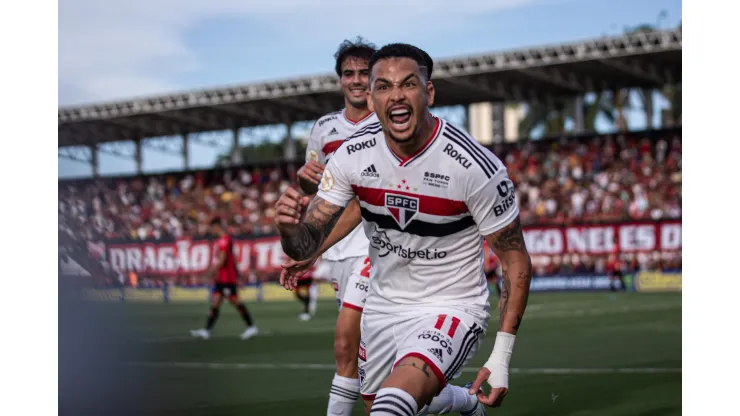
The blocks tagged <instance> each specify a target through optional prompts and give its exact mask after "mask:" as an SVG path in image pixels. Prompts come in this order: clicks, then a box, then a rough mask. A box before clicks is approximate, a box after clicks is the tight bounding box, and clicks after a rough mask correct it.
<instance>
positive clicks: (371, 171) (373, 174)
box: [360, 165, 380, 178]
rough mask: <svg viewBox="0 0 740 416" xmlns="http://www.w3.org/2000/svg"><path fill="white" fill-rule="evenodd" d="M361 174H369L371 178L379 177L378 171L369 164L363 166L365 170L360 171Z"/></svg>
mask: <svg viewBox="0 0 740 416" xmlns="http://www.w3.org/2000/svg"><path fill="white" fill-rule="evenodd" d="M360 175H361V176H370V177H373V178H379V177H380V175H379V174H378V171H377V170H375V165H370V166H368V167H366V168H365V170H363V171H362V173H361V174H360Z"/></svg>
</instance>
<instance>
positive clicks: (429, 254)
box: [370, 227, 447, 260]
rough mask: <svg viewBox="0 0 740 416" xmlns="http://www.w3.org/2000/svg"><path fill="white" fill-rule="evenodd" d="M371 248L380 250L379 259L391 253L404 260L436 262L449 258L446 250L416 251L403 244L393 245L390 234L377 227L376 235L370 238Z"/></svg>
mask: <svg viewBox="0 0 740 416" xmlns="http://www.w3.org/2000/svg"><path fill="white" fill-rule="evenodd" d="M370 246H371V247H372V248H374V249H376V250H378V256H379V257H385V256H387V255H389V254H391V253H393V254H395V255H397V256H398V257H401V258H402V259H410V260H413V259H428V260H436V259H443V258H445V257H447V252H446V251H444V250H436V249H435V250H429V249H427V250H414V249H411V248H408V247H404V246H402V245H401V244H393V242H391V239H390V238H388V234H386V233H385V231H380V230H378V227H375V233H373V236H372V237H371V238H370Z"/></svg>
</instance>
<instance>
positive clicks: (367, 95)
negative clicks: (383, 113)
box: [365, 86, 375, 113]
mask: <svg viewBox="0 0 740 416" xmlns="http://www.w3.org/2000/svg"><path fill="white" fill-rule="evenodd" d="M372 89H373V87H372V86H371V87H370V88H368V89H367V93H365V99H366V100H367V109H368V110H370V112H371V113H374V112H375V104H374V103H373V95H372V93H371V91H372Z"/></svg>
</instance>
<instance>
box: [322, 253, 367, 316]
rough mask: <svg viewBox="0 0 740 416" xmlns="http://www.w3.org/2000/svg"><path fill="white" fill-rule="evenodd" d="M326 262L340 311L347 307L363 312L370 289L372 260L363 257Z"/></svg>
mask: <svg viewBox="0 0 740 416" xmlns="http://www.w3.org/2000/svg"><path fill="white" fill-rule="evenodd" d="M325 261H326V263H327V264H328V265H329V275H330V276H331V282H332V284H333V285H334V296H336V298H337V306H338V307H339V309H340V310H341V309H342V307H347V308H351V309H355V310H357V311H360V312H362V308H364V307H365V300H366V299H367V292H368V290H369V289H370V285H369V284H368V283H369V280H370V258H369V257H367V256H363V257H350V258H348V259H343V260H337V261H332V260H325Z"/></svg>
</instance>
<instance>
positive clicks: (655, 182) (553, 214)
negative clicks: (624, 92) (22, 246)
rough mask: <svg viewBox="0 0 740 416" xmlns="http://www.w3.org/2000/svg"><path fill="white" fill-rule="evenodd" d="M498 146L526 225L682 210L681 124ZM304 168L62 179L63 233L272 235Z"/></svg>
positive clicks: (589, 263)
mask: <svg viewBox="0 0 740 416" xmlns="http://www.w3.org/2000/svg"><path fill="white" fill-rule="evenodd" d="M495 147H496V149H494V151H495V152H496V154H497V155H499V157H500V158H502V159H503V160H505V162H506V165H507V166H508V168H509V170H510V172H511V177H512V179H513V180H514V182H515V183H516V184H517V185H518V189H517V198H518V200H519V204H520V210H521V218H522V221H523V224H524V225H525V226H548V225H568V224H591V223H619V222H625V221H642V220H652V221H660V220H666V219H680V218H681V136H680V131H657V132H644V133H625V134H618V135H603V136H596V137H588V136H585V137H579V138H563V139H557V140H538V141H529V142H525V143H515V144H506V145H497V146H495ZM295 172H296V168H295V166H294V165H292V164H285V163H280V164H274V165H261V166H254V167H249V166H244V167H238V168H229V169H218V170H215V169H214V170H198V171H189V172H173V173H165V174H158V175H144V176H133V177H111V178H98V179H89V180H82V181H60V182H59V233H60V239H61V238H64V239H65V241H67V242H78V244H76V246H77V247H82V249H79V250H77V252H76V254H77V255H78V256H80V255H82V254H83V253H82V252H83V251H84V244H79V243H82V242H85V241H99V240H111V239H115V240H118V241H121V240H128V241H132V242H133V241H152V240H154V241H156V240H163V239H164V240H172V239H177V238H183V237H190V238H199V237H204V236H205V233H206V229H207V225H208V223H209V221H210V220H211V219H212V218H214V217H217V216H218V217H222V218H224V219H226V220H227V222H228V231H229V233H231V234H232V235H239V236H243V237H249V238H257V237H263V236H273V235H275V234H276V231H275V229H274V225H273V217H274V215H275V210H274V203H275V201H276V200H277V198H278V196H279V195H280V193H282V192H283V191H284V190H285V189H286V188H287V187H288V186H290V184H291V183H295ZM621 256H622V261H624V262H626V263H627V264H628V265H629V267H630V268H632V269H639V270H663V269H680V262H681V256H680V252H679V253H674V252H672V251H667V252H660V251H653V252H652V253H639V254H636V255H635V254H632V253H622V254H621ZM82 257H85V256H82ZM608 261H609V256H608V255H597V256H594V255H578V254H573V255H568V254H565V255H562V256H561V255H554V256H536V257H535V268H536V269H537V270H536V272H537V273H538V274H542V275H546V274H557V273H603V272H604V270H605V267H606V265H607V263H608ZM89 263H91V262H86V264H89ZM92 263H94V262H92Z"/></svg>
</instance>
